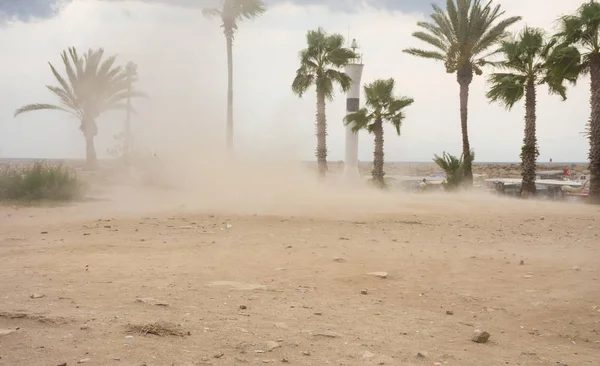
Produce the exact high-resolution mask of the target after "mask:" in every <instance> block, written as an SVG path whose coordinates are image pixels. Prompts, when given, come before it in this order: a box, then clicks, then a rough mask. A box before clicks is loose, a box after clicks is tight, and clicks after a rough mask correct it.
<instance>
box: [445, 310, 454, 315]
mask: <svg viewBox="0 0 600 366" xmlns="http://www.w3.org/2000/svg"><path fill="white" fill-rule="evenodd" d="M446 315H454V311H452V310H446Z"/></svg>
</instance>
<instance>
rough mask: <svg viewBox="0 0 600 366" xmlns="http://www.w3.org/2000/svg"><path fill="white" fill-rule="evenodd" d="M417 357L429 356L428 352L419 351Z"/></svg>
mask: <svg viewBox="0 0 600 366" xmlns="http://www.w3.org/2000/svg"><path fill="white" fill-rule="evenodd" d="M417 358H427V354H426V353H425V352H417Z"/></svg>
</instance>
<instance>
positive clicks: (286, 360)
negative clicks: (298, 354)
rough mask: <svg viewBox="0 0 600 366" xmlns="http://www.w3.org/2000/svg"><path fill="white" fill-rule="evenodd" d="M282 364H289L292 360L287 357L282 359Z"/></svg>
mask: <svg viewBox="0 0 600 366" xmlns="http://www.w3.org/2000/svg"><path fill="white" fill-rule="evenodd" d="M281 362H283V363H288V362H290V360H288V359H287V358H286V357H284V358H282V359H281Z"/></svg>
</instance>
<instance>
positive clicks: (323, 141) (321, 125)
mask: <svg viewBox="0 0 600 366" xmlns="http://www.w3.org/2000/svg"><path fill="white" fill-rule="evenodd" d="M316 156H317V164H318V166H319V176H320V177H322V178H324V177H325V175H326V174H327V118H326V116H325V93H323V92H322V91H321V90H317V153H316Z"/></svg>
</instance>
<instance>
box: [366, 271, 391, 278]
mask: <svg viewBox="0 0 600 366" xmlns="http://www.w3.org/2000/svg"><path fill="white" fill-rule="evenodd" d="M367 274H368V275H369V276H375V277H379V278H387V276H388V274H387V272H369V273H367Z"/></svg>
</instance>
